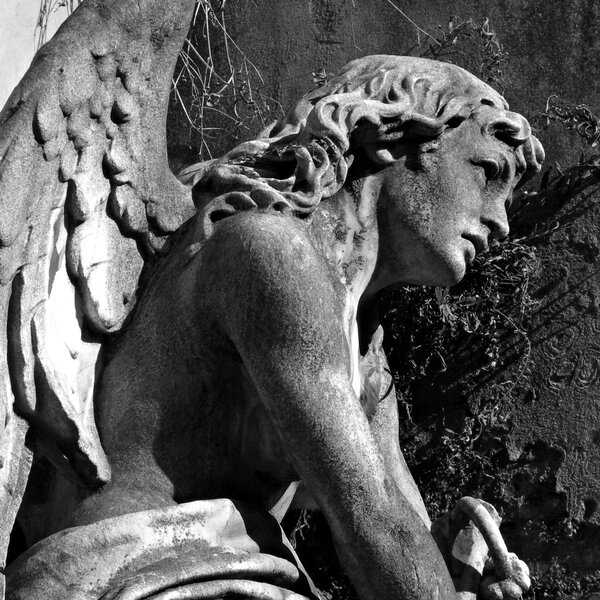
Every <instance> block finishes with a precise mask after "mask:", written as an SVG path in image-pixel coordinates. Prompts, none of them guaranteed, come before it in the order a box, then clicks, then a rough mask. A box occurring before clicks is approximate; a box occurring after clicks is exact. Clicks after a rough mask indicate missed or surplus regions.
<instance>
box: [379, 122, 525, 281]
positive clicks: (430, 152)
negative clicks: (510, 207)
mask: <svg viewBox="0 0 600 600" xmlns="http://www.w3.org/2000/svg"><path fill="white" fill-rule="evenodd" d="M375 177H378V178H380V179H379V184H380V194H379V200H378V213H377V214H378V223H379V235H380V237H379V259H378V264H377V266H376V269H375V273H374V276H373V277H374V280H378V283H377V287H379V288H381V287H385V286H387V285H391V284H393V283H400V282H405V283H415V284H425V285H438V286H449V285H454V284H455V283H458V281H460V280H461V279H462V278H463V276H464V274H465V270H466V267H467V265H468V264H469V263H471V262H472V261H473V259H474V258H475V255H476V254H477V253H478V252H481V251H483V250H485V249H486V248H487V246H488V243H489V240H490V239H491V238H497V239H500V238H503V237H505V236H506V235H507V234H508V221H507V216H506V208H505V207H506V203H507V200H509V199H510V197H511V194H512V190H513V188H514V185H515V183H516V181H515V159H514V156H513V152H512V149H511V148H509V147H508V146H507V145H505V144H504V143H502V142H500V141H499V140H497V139H496V138H493V137H491V136H489V135H488V136H483V135H482V133H481V124H479V123H477V122H476V121H475V120H467V121H464V122H463V123H462V124H461V125H459V126H458V127H457V128H454V129H449V130H446V131H445V132H444V133H443V134H442V135H441V136H440V138H439V139H438V140H436V141H435V142H432V143H430V144H426V145H423V146H422V147H421V148H420V149H419V151H415V153H414V154H412V155H411V154H409V155H407V156H403V157H402V158H401V159H400V160H398V161H396V162H395V163H394V164H393V165H391V166H390V167H388V168H386V169H384V170H383V171H381V172H380V173H378V174H377V175H376V176H375Z"/></svg>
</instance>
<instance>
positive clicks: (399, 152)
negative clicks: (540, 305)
mask: <svg viewBox="0 0 600 600" xmlns="http://www.w3.org/2000/svg"><path fill="white" fill-rule="evenodd" d="M363 150H364V152H365V154H366V156H367V158H368V159H369V160H370V161H371V162H372V163H373V164H374V165H376V166H379V167H387V166H389V165H391V164H392V163H395V162H396V161H397V160H398V159H400V158H401V157H402V156H404V155H405V154H406V146H405V145H404V144H401V143H399V142H396V141H394V142H371V143H369V144H365V145H364V146H363Z"/></svg>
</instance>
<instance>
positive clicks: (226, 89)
mask: <svg viewBox="0 0 600 600" xmlns="http://www.w3.org/2000/svg"><path fill="white" fill-rule="evenodd" d="M198 23H200V24H201V27H199V28H198V27H197V24H198ZM191 31H192V34H191V36H190V37H188V39H187V40H186V42H185V44H184V46H183V48H182V50H181V53H180V61H179V64H178V66H177V69H176V72H175V76H174V77H173V94H174V95H175V97H176V98H177V100H178V101H179V105H180V106H181V108H182V110H183V113H184V115H185V118H186V119H187V121H188V123H189V125H190V127H191V129H192V130H193V131H195V132H196V133H197V134H198V140H199V146H200V150H199V152H200V155H199V158H200V159H201V160H206V159H209V158H213V150H214V148H215V147H216V146H219V147H220V146H223V144H222V143H220V141H221V140H222V139H223V138H226V139H227V140H228V141H229V144H230V145H233V144H234V143H235V142H236V141H238V140H239V139H240V138H242V137H247V136H248V135H249V134H250V133H251V132H252V129H253V127H254V126H256V125H258V126H260V127H261V128H262V127H264V126H265V125H267V124H268V123H270V122H271V121H273V120H275V118H276V117H277V116H278V115H279V113H280V112H281V106H280V105H279V103H278V102H277V101H276V100H274V99H273V98H272V97H270V96H269V95H268V94H267V93H266V84H265V81H264V80H263V78H262V75H261V74H260V71H259V70H258V69H257V68H256V66H255V65H254V63H253V62H252V61H251V60H250V59H249V58H248V56H247V55H246V54H245V53H244V51H243V50H242V49H241V48H240V47H239V46H238V45H237V44H236V42H235V40H234V39H233V38H232V36H231V35H230V33H229V31H228V24H227V20H226V13H225V2H224V1H222V0H220V1H219V0H217V1H215V0H213V1H211V0H198V3H197V6H196V10H195V13H194V20H193V24H192V29H191Z"/></svg>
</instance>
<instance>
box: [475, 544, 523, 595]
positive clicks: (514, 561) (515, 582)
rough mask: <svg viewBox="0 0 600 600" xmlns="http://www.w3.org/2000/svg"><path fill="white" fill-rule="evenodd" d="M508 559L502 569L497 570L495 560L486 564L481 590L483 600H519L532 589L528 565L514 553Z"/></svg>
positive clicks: (490, 560)
mask: <svg viewBox="0 0 600 600" xmlns="http://www.w3.org/2000/svg"><path fill="white" fill-rule="evenodd" d="M507 558H508V560H506V561H503V564H502V567H501V568H500V569H496V567H495V565H494V561H493V559H489V560H488V562H487V563H486V566H485V574H484V577H483V581H482V582H481V588H480V594H481V598H482V599H483V600H518V599H519V598H521V596H522V595H523V594H524V593H525V592H526V591H527V590H528V589H529V588H530V586H531V580H530V578H529V568H528V567H527V565H526V564H525V563H524V562H523V561H522V560H520V559H519V557H518V556H517V555H516V554H513V553H512V552H510V553H509V554H508V557H507ZM488 571H489V572H490V573H489V575H488V574H487V572H488Z"/></svg>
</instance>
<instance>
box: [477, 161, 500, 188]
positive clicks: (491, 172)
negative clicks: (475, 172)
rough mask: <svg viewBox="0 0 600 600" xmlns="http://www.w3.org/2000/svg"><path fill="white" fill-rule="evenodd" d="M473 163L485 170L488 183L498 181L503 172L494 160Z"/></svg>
mask: <svg viewBox="0 0 600 600" xmlns="http://www.w3.org/2000/svg"><path fill="white" fill-rule="evenodd" d="M471 163H472V164H473V165H475V166H476V167H481V168H482V169H483V173H484V175H485V180H486V183H488V182H489V181H493V180H494V179H496V178H497V177H498V176H499V175H500V173H501V172H502V169H501V168H500V164H499V163H498V162H497V161H496V160H494V159H493V158H481V159H476V160H472V161H471Z"/></svg>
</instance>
